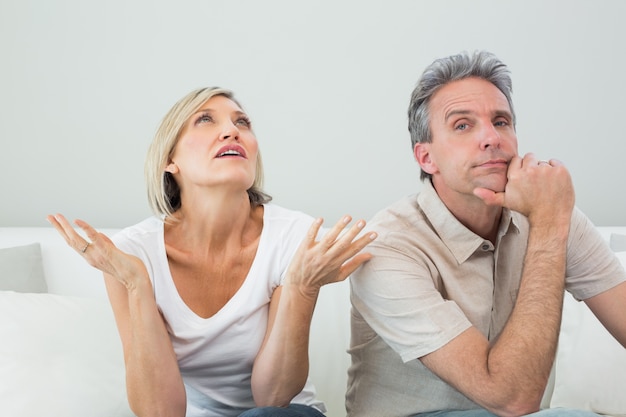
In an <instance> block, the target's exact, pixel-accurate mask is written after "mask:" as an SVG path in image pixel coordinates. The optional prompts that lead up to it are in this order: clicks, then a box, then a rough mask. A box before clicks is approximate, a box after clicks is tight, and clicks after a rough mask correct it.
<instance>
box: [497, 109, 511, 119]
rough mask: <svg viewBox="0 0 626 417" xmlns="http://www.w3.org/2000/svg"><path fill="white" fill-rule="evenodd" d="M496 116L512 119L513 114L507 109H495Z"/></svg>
mask: <svg viewBox="0 0 626 417" xmlns="http://www.w3.org/2000/svg"><path fill="white" fill-rule="evenodd" d="M495 116H496V117H506V118H507V119H512V118H513V114H512V113H511V112H510V111H508V110H496V113H495Z"/></svg>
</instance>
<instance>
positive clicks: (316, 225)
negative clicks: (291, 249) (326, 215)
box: [303, 217, 324, 247]
mask: <svg viewBox="0 0 626 417" xmlns="http://www.w3.org/2000/svg"><path fill="white" fill-rule="evenodd" d="M322 223H324V219H322V218H321V217H318V218H317V219H315V220H314V221H313V224H311V226H310V227H309V230H308V231H307V234H306V237H305V238H304V241H303V243H306V246H307V247H308V246H310V245H311V244H313V243H315V239H317V234H318V233H319V231H320V227H322Z"/></svg>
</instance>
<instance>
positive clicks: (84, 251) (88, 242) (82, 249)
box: [80, 242, 90, 253]
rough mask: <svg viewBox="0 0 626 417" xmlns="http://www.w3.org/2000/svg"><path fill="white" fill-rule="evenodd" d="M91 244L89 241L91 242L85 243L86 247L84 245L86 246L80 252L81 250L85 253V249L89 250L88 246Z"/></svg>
mask: <svg viewBox="0 0 626 417" xmlns="http://www.w3.org/2000/svg"><path fill="white" fill-rule="evenodd" d="M89 245H90V243H89V242H87V244H86V245H85V247H84V248H82V249H81V250H80V252H81V253H85V251H86V250H87V248H88V247H89Z"/></svg>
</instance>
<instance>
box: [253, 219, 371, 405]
mask: <svg viewBox="0 0 626 417" xmlns="http://www.w3.org/2000/svg"><path fill="white" fill-rule="evenodd" d="M350 221H351V218H350V217H349V216H346V217H344V218H343V219H342V220H341V221H339V222H338V223H337V224H336V225H335V226H334V227H333V228H332V229H331V230H330V231H329V232H328V233H327V234H326V235H325V236H324V237H323V238H322V239H321V240H320V241H319V242H317V241H316V240H315V239H316V236H317V234H318V231H319V229H320V226H321V225H322V220H321V219H318V220H316V221H315V222H314V223H313V225H312V226H311V228H310V229H309V231H308V233H307V236H306V237H305V239H304V240H303V242H302V244H301V245H300V247H299V248H298V251H297V252H296V254H295V256H294V259H293V261H292V262H291V264H290V265H289V268H288V270H287V275H286V278H285V283H284V285H283V286H282V287H279V288H277V289H276V290H275V291H274V294H273V296H272V300H271V302H270V314H269V320H268V326H267V331H266V334H265V339H264V341H263V345H262V346H261V349H260V351H259V353H258V355H257V357H256V360H255V362H254V367H253V370H252V394H253V396H254V400H255V402H256V404H257V406H268V405H273V406H285V405H288V404H289V402H290V401H291V400H292V399H293V397H295V396H296V395H297V394H298V393H299V392H300V391H302V388H303V387H304V384H305V383H306V379H307V376H308V374H309V351H308V350H309V330H310V326H311V319H312V318H313V311H314V309H315V303H316V301H317V296H318V294H319V290H320V288H321V287H322V286H323V285H326V284H329V283H333V282H339V281H342V280H344V279H346V278H347V277H348V276H349V275H350V274H351V273H352V272H354V270H355V269H356V268H358V267H359V265H361V264H362V263H363V262H366V261H367V260H368V259H370V257H371V255H370V254H368V253H359V252H360V251H361V250H362V249H363V248H364V247H365V246H367V245H368V244H369V243H370V242H372V241H373V240H374V239H375V238H376V234H375V233H369V234H367V235H365V236H362V237H360V238H358V239H356V240H355V238H356V236H357V235H358V234H359V232H360V231H361V230H362V229H363V227H364V226H365V222H364V221H363V220H361V221H359V222H357V223H356V224H355V225H353V226H352V227H351V228H350V229H349V230H347V231H346V232H345V233H344V234H343V235H341V236H340V233H341V232H342V231H343V230H344V229H345V227H346V226H347V225H348V223H349V222H350Z"/></svg>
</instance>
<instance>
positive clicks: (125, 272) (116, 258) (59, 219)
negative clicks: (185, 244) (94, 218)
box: [46, 214, 148, 289]
mask: <svg viewBox="0 0 626 417" xmlns="http://www.w3.org/2000/svg"><path fill="white" fill-rule="evenodd" d="M46 220H48V222H50V224H52V226H54V228H55V229H56V230H57V232H59V234H60V235H61V236H62V237H63V239H65V242H67V244H68V245H69V246H70V247H71V248H72V249H74V250H75V251H76V252H78V254H79V255H82V257H83V258H85V260H86V261H87V262H88V263H89V265H91V266H93V267H94V268H97V269H99V270H100V271H102V272H103V273H105V274H108V275H111V276H113V277H115V278H116V279H117V280H118V281H119V282H120V283H122V284H123V285H124V286H125V287H126V288H128V289H130V288H132V287H134V285H135V284H136V279H137V278H138V277H140V276H142V275H143V276H144V277H147V276H148V273H147V270H146V268H145V266H144V264H143V262H142V261H141V260H140V259H139V258H137V257H135V256H132V255H129V254H127V253H124V252H122V251H121V250H119V249H118V248H117V247H116V246H115V245H114V244H113V242H112V241H111V239H109V238H108V237H107V236H106V235H105V234H103V233H99V232H98V231H97V230H96V229H94V228H93V227H91V226H90V225H89V224H88V223H87V222H85V221H83V220H75V222H74V223H75V224H76V226H78V227H80V228H81V229H82V230H83V231H84V232H85V234H86V235H87V238H84V237H83V236H81V235H80V234H79V233H78V232H77V231H76V230H75V229H74V227H73V226H72V225H71V224H70V223H69V221H67V219H66V218H65V217H64V216H63V215H62V214H55V215H49V216H47V217H46Z"/></svg>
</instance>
